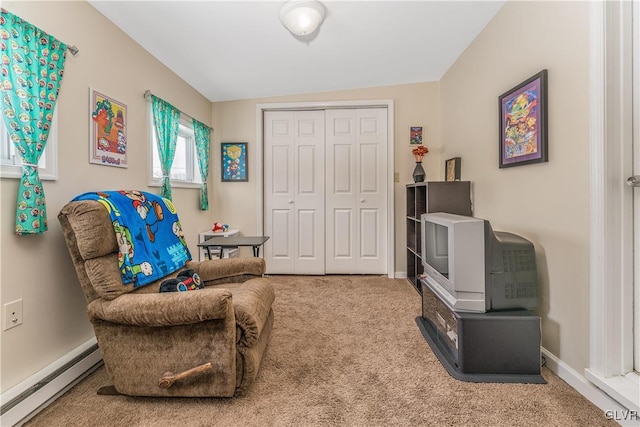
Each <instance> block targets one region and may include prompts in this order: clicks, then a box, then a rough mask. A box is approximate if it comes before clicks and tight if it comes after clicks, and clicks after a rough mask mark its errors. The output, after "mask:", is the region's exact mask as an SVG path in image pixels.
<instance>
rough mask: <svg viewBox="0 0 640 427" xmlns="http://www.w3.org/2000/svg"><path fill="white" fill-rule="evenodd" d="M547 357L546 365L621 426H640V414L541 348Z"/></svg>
mask: <svg viewBox="0 0 640 427" xmlns="http://www.w3.org/2000/svg"><path fill="white" fill-rule="evenodd" d="M541 351H542V355H543V356H544V357H545V360H546V364H545V366H546V367H547V368H549V369H550V370H551V371H553V373H555V374H556V375H557V376H558V377H560V378H561V379H562V380H563V381H564V382H566V383H567V384H569V385H570V386H571V387H573V388H575V389H576V390H577V391H578V393H580V394H581V395H583V396H584V397H585V398H587V400H589V401H590V402H591V403H593V404H594V405H596V406H597V407H598V408H600V409H601V410H602V411H603V412H604V413H605V416H606V417H607V418H610V419H613V420H614V421H616V422H617V423H618V424H620V425H621V426H625V427H626V426H631V427H634V426H640V414H639V413H637V412H635V411H634V410H633V409H629V408H626V407H624V406H623V405H621V404H620V403H618V402H617V401H616V400H615V399H613V398H612V397H611V396H609V395H608V394H606V393H605V392H604V391H602V390H601V389H599V388H598V387H596V386H595V385H593V384H592V383H591V382H590V381H589V380H587V379H586V378H585V377H584V376H583V375H580V373H578V371H576V370H575V369H573V368H572V367H570V366H569V365H567V364H566V363H564V362H563V361H562V360H560V359H559V358H558V357H556V356H555V355H554V354H553V353H551V352H550V351H549V350H547V349H546V348H544V347H542V348H541Z"/></svg>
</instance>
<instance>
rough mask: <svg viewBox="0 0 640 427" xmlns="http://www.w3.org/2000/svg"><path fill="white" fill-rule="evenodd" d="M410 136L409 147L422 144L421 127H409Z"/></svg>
mask: <svg viewBox="0 0 640 427" xmlns="http://www.w3.org/2000/svg"><path fill="white" fill-rule="evenodd" d="M410 133H411V136H410V139H409V144H410V145H420V144H422V126H411V131H410Z"/></svg>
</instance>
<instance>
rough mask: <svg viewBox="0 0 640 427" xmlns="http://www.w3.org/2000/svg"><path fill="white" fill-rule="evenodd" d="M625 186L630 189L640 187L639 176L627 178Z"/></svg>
mask: <svg viewBox="0 0 640 427" xmlns="http://www.w3.org/2000/svg"><path fill="white" fill-rule="evenodd" d="M627 185H629V186H631V187H640V175H633V176H630V177H629V178H627Z"/></svg>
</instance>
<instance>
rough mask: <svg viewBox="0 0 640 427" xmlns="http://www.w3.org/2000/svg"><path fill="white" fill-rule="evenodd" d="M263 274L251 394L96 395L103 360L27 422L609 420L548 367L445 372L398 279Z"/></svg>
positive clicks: (412, 295) (159, 426)
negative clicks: (484, 373) (488, 378)
mask: <svg viewBox="0 0 640 427" xmlns="http://www.w3.org/2000/svg"><path fill="white" fill-rule="evenodd" d="M271 280H272V282H273V285H274V288H275V291H276V302H275V303H274V310H275V315H276V320H275V325H274V329H273V332H272V335H271V339H270V342H269V346H268V348H267V352H266V354H265V357H264V359H263V362H262V366H261V368H260V372H259V375H258V378H257V380H256V384H255V385H254V387H253V389H252V391H251V392H250V393H249V395H248V396H245V397H241V398H230V399H229V398H207V399H203V398H173V399H169V398H134V397H127V396H98V395H97V394H96V390H97V389H98V388H99V387H102V386H104V385H108V384H109V379H108V376H107V374H106V371H105V369H104V367H103V368H100V369H98V370H97V371H96V372H94V373H93V374H91V375H90V376H88V377H87V378H86V379H85V380H83V381H82V382H80V383H79V384H78V385H76V386H75V387H74V388H72V389H71V390H70V391H69V392H67V393H66V394H65V395H64V396H62V397H60V398H59V399H58V400H56V401H55V402H54V403H52V404H51V405H50V406H48V407H47V408H45V409H44V410H43V411H42V412H40V413H39V414H38V415H36V416H35V417H34V418H33V419H31V420H30V421H29V422H28V423H27V424H26V425H27V426H30V427H40V426H46V427H52V426H105V427H106V426H108V427H114V426H136V427H147V426H149V427H151V426H153V427H164V426H167V427H170V426H181V427H191V426H194V427H195V426H261V427H262V426H492V427H497V426H563V427H564V426H600V425H615V423H614V422H612V421H610V420H607V419H606V418H605V416H604V414H603V412H602V411H601V410H600V409H599V408H597V407H596V406H594V405H592V404H591V403H590V402H589V401H587V400H586V399H585V398H584V397H583V396H581V395H580V394H579V393H578V392H577V391H576V390H574V389H573V388H571V387H570V386H569V385H567V384H566V383H565V382H563V381H562V380H561V379H560V378H558V377H557V376H556V375H555V374H553V373H552V372H551V371H549V370H548V369H546V368H543V370H542V374H543V376H544V378H545V379H546V380H547V382H548V384H487V383H468V382H461V381H458V380H455V379H454V378H452V377H451V376H449V374H448V373H447V372H446V371H445V369H444V368H443V367H442V365H441V364H440V362H439V361H438V360H437V359H436V357H435V356H434V355H433V353H432V352H431V350H430V348H429V346H428V344H427V343H426V341H425V340H424V338H423V337H422V335H421V333H420V331H419V329H418V327H417V325H416V323H415V317H416V316H418V315H419V314H420V298H419V296H418V294H417V293H416V291H415V290H414V289H413V288H412V287H411V285H410V284H409V283H408V282H407V281H406V280H400V279H396V280H392V279H388V278H384V277H374V276H318V277H313V276H311V277H309V276H273V277H272V278H271ZM543 333H544V331H543Z"/></svg>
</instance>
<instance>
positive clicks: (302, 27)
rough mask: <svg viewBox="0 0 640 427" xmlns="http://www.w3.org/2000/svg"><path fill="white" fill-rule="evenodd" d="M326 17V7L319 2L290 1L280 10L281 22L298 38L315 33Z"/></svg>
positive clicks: (314, 0) (310, 0)
mask: <svg viewBox="0 0 640 427" xmlns="http://www.w3.org/2000/svg"><path fill="white" fill-rule="evenodd" d="M324 16H325V10H324V6H323V5H322V3H320V2H319V1H317V0H289V1H288V2H286V3H285V4H284V5H282V8H281V9H280V22H282V25H284V26H285V28H286V29H287V30H289V31H290V32H291V34H293V35H296V36H306V35H309V34H312V33H313V32H315V31H316V30H317V29H318V27H319V26H320V24H322V21H324Z"/></svg>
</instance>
